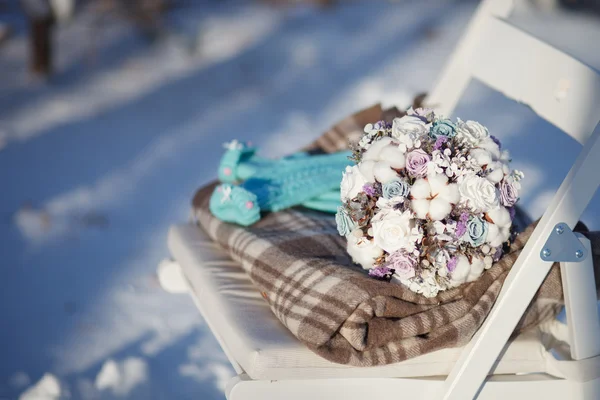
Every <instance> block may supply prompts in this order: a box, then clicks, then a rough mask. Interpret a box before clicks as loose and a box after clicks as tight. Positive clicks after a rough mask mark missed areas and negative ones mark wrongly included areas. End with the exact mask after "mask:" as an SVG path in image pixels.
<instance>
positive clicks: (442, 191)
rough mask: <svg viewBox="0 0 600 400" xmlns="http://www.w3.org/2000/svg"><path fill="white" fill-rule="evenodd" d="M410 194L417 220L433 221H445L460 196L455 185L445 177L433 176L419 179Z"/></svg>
mask: <svg viewBox="0 0 600 400" xmlns="http://www.w3.org/2000/svg"><path fill="white" fill-rule="evenodd" d="M410 194H411V196H412V199H413V200H412V202H411V208H412V210H413V211H414V213H415V215H416V216H417V218H420V219H426V218H427V217H429V218H430V219H431V220H432V221H439V220H442V219H444V218H445V217H446V216H447V215H448V214H450V212H451V211H452V205H454V204H456V203H458V201H459V200H460V194H459V191H458V186H457V185H456V184H455V183H450V184H449V183H448V178H447V177H446V176H445V175H441V174H440V175H431V176H429V177H427V178H422V179H417V180H416V181H415V183H414V184H413V186H412V188H411V191H410Z"/></svg>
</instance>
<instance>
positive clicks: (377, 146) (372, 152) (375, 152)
mask: <svg viewBox="0 0 600 400" xmlns="http://www.w3.org/2000/svg"><path fill="white" fill-rule="evenodd" d="M392 142H393V140H392V138H390V137H387V136H385V137H382V138H379V139H378V140H376V141H374V142H373V143H372V144H371V147H369V150H367V151H365V152H364V154H363V156H362V160H363V161H368V160H373V161H379V154H380V153H381V150H383V149H384V148H385V147H386V146H387V145H389V144H391V143H392Z"/></svg>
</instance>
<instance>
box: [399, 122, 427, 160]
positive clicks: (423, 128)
mask: <svg viewBox="0 0 600 400" xmlns="http://www.w3.org/2000/svg"><path fill="white" fill-rule="evenodd" d="M428 133H429V128H428V127H427V123H425V122H424V121H423V120H422V119H420V118H418V117H414V116H410V115H405V116H404V117H402V118H394V121H393V122H392V136H393V137H394V138H396V139H398V141H399V142H400V149H401V150H402V151H403V152H406V151H407V150H409V149H412V148H413V147H420V146H421V141H420V138H421V136H424V135H427V134H428Z"/></svg>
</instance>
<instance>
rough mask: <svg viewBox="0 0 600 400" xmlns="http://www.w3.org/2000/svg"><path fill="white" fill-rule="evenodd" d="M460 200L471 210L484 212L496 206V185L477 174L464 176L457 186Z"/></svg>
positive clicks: (497, 199)
mask: <svg viewBox="0 0 600 400" xmlns="http://www.w3.org/2000/svg"><path fill="white" fill-rule="evenodd" d="M458 190H459V192H460V196H461V202H463V203H466V205H467V207H469V208H470V209H471V210H472V211H477V212H486V211H489V210H491V209H493V208H496V207H498V205H499V204H500V202H499V195H498V190H497V189H496V186H495V185H494V184H493V183H492V182H490V181H489V180H487V179H485V178H482V177H479V176H477V175H469V176H466V177H465V178H464V179H463V180H462V182H461V183H460V184H459V186H458Z"/></svg>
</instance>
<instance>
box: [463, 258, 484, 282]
mask: <svg viewBox="0 0 600 400" xmlns="http://www.w3.org/2000/svg"><path fill="white" fill-rule="evenodd" d="M484 269H485V262H484V259H483V258H481V257H473V259H472V260H471V269H470V270H469V275H467V282H473V281H474V280H477V278H479V277H480V276H481V274H482V273H483V270H484Z"/></svg>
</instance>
